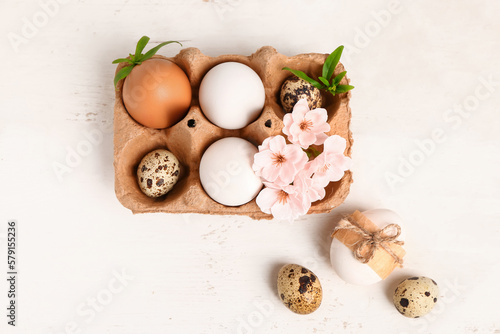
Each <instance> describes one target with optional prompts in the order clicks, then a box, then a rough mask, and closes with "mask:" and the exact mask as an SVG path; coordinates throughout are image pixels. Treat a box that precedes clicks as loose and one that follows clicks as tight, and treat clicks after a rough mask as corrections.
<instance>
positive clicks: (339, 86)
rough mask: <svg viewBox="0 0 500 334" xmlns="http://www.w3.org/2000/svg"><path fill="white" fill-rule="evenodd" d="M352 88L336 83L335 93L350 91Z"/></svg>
mask: <svg viewBox="0 0 500 334" xmlns="http://www.w3.org/2000/svg"><path fill="white" fill-rule="evenodd" d="M353 88H354V86H351V85H338V86H337V90H336V91H335V93H337V94H341V93H345V92H348V91H350V90H351V89H353Z"/></svg>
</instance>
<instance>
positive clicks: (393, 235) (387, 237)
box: [332, 216, 404, 267]
mask: <svg viewBox="0 0 500 334" xmlns="http://www.w3.org/2000/svg"><path fill="white" fill-rule="evenodd" d="M339 230H344V231H353V232H355V233H357V234H358V235H359V236H360V237H361V240H360V241H358V242H356V243H355V244H354V245H351V246H353V253H354V257H355V258H356V259H357V260H358V261H360V262H362V263H367V262H369V261H370V260H371V259H372V258H373V255H374V254H375V250H376V249H377V248H379V247H381V248H382V249H384V250H385V251H386V252H387V253H389V255H390V256H392V257H393V258H394V261H396V263H397V264H399V266H400V267H402V266H403V259H401V258H400V257H399V256H398V255H396V254H395V253H394V252H393V251H392V249H391V247H390V245H391V244H394V245H404V242H403V241H399V240H396V239H397V238H398V237H399V235H400V234H401V227H400V226H399V225H398V224H389V225H387V226H385V227H384V228H382V229H380V230H377V231H375V232H373V233H371V232H369V231H367V230H366V229H365V228H363V227H361V226H360V225H359V223H358V222H357V221H356V220H355V219H353V218H352V217H350V216H346V217H344V219H342V220H341V221H340V223H339V226H337V227H336V228H335V230H334V231H333V234H332V237H333V236H334V235H335V233H337V232H338V231H339Z"/></svg>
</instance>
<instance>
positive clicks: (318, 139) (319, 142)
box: [313, 133, 328, 145]
mask: <svg viewBox="0 0 500 334" xmlns="http://www.w3.org/2000/svg"><path fill="white" fill-rule="evenodd" d="M327 139H328V136H327V135H326V134H325V133H319V134H316V141H315V142H314V143H313V144H314V145H322V144H323V143H324V142H325V140H327Z"/></svg>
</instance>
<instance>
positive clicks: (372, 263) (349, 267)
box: [330, 209, 406, 285]
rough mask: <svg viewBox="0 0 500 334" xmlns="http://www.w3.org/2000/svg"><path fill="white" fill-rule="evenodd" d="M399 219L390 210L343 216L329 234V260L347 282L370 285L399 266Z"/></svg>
mask: <svg viewBox="0 0 500 334" xmlns="http://www.w3.org/2000/svg"><path fill="white" fill-rule="evenodd" d="M401 224H402V219H401V217H399V215H397V214H396V213H395V212H394V211H391V210H387V209H374V210H367V211H363V212H362V213H361V212H359V211H356V212H354V213H353V214H351V215H348V216H345V217H343V218H342V219H341V220H340V221H339V223H338V225H337V226H336V228H335V230H334V232H333V233H332V238H333V240H332V244H331V247H330V261H331V263H332V266H333V268H334V269H335V272H336V273H337V275H338V276H339V277H340V278H341V279H342V280H344V281H345V282H347V283H350V284H355V285H372V284H375V283H377V282H380V281H381V280H383V279H385V278H386V277H387V276H388V275H389V274H390V273H391V272H392V271H393V270H394V269H395V268H396V267H402V265H403V257H404V255H405V254H406V252H405V250H404V249H403V247H402V245H403V244H404V241H403V240H404V235H403V232H402V230H401Z"/></svg>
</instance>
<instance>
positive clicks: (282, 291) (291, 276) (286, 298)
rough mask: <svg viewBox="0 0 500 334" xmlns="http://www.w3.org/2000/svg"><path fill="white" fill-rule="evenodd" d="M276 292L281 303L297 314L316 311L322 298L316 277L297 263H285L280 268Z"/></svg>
mask: <svg viewBox="0 0 500 334" xmlns="http://www.w3.org/2000/svg"><path fill="white" fill-rule="evenodd" d="M278 294H279V296H280V299H281V301H282V302H283V304H285V306H286V307H288V308H289V309H290V310H291V311H293V312H295V313H298V314H309V313H312V312H314V311H316V310H317V309H318V307H319V306H320V305H321V300H322V299H323V289H322V288H321V284H320V283H319V279H318V277H317V276H316V275H314V274H313V273H312V272H311V271H310V270H309V269H306V268H304V267H302V266H299V265H297V264H287V265H285V266H283V267H282V268H281V269H280V271H279V273H278Z"/></svg>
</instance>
